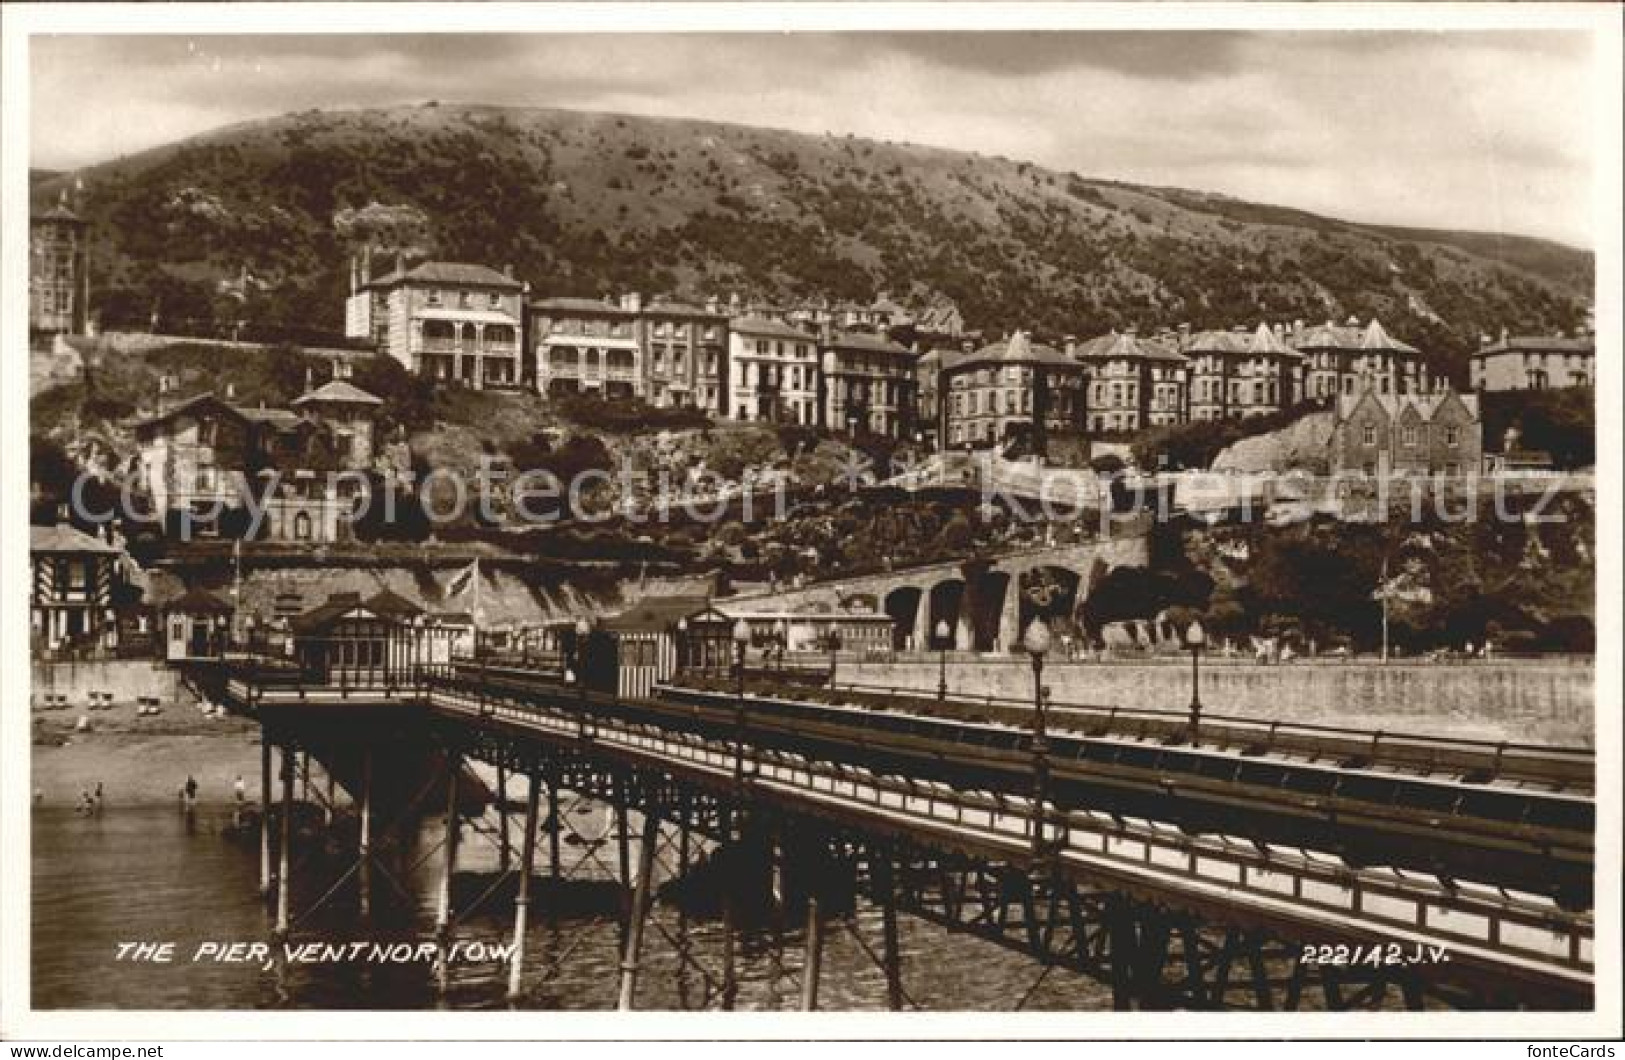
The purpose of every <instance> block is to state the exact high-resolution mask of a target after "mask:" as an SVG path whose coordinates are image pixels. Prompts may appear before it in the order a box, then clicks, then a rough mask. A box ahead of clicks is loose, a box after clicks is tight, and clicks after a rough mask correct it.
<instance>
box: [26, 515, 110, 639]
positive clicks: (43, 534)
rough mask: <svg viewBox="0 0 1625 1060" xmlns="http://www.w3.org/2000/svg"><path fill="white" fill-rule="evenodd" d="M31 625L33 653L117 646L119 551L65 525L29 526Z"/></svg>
mask: <svg viewBox="0 0 1625 1060" xmlns="http://www.w3.org/2000/svg"><path fill="white" fill-rule="evenodd" d="M28 559H29V565H30V568H31V575H32V577H31V579H30V584H29V625H30V631H31V633H32V635H33V643H34V646H35V647H36V649H39V650H44V651H56V650H58V649H61V648H64V647H93V648H101V647H105V648H111V647H115V646H116V645H117V643H118V616H117V614H116V612H115V610H114V607H115V604H116V601H115V599H114V595H115V588H116V586H117V585H118V583H119V582H120V580H121V579H122V569H123V563H122V560H123V552H122V551H121V550H120V549H118V548H115V547H114V546H113V545H110V544H108V543H107V542H106V541H103V540H102V539H101V538H98V537H92V536H91V535H89V534H87V533H85V532H84V531H82V530H77V529H75V528H74V527H72V526H69V525H68V524H67V523H58V524H56V525H54V526H30V527H29V528H28Z"/></svg>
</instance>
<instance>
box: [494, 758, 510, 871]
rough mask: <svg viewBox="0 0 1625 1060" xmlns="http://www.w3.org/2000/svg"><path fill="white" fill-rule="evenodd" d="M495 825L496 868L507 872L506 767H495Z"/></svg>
mask: <svg viewBox="0 0 1625 1060" xmlns="http://www.w3.org/2000/svg"><path fill="white" fill-rule="evenodd" d="M497 823H498V824H499V825H500V830H499V835H498V838H497V867H498V868H500V869H501V870H502V871H503V872H507V871H508V869H509V867H510V865H511V863H512V860H513V859H512V857H511V856H510V852H509V843H508V767H507V766H505V765H500V764H499V765H498V766H497Z"/></svg>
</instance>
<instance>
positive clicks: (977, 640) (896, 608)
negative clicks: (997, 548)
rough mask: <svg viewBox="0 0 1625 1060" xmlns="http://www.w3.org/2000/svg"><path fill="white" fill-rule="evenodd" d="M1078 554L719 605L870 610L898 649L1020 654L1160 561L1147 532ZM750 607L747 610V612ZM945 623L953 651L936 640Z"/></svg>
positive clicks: (906, 573)
mask: <svg viewBox="0 0 1625 1060" xmlns="http://www.w3.org/2000/svg"><path fill="white" fill-rule="evenodd" d="M1115 529H1116V532H1115V533H1113V534H1112V535H1111V536H1109V537H1105V538H1099V539H1096V540H1093V541H1086V542H1080V543H1077V544H1069V545H1056V546H1045V547H1037V548H1029V549H1016V550H1011V551H1008V552H1003V553H1000V554H998V555H996V556H989V557H977V558H972V559H968V560H962V561H950V562H944V563H933V564H928V565H925V566H920V567H910V568H907V569H902V570H890V571H879V572H876V573H873V574H864V575H857V576H853V577H849V578H832V579H828V580H824V581H819V582H815V583H812V584H808V585H803V586H799V587H796V588H783V589H779V590H776V591H759V592H752V593H748V594H741V595H739V596H732V597H727V598H724V599H719V600H718V601H717V603H718V605H720V606H721V607H723V608H724V609H727V610H734V609H736V608H738V609H740V610H753V609H754V610H775V611H777V610H784V611H809V612H816V611H835V610H846V609H850V608H853V607H854V606H867V607H870V608H872V609H874V610H876V611H883V612H885V613H886V614H888V615H890V616H891V617H892V618H893V619H894V620H895V621H896V627H895V630H894V634H893V636H894V640H893V643H894V645H895V646H896V647H897V648H899V649H913V650H924V649H932V650H935V649H938V648H947V647H951V648H953V649H955V650H958V651H992V652H999V651H1012V650H1014V649H1015V648H1016V646H1017V644H1018V642H1019V640H1020V637H1021V632H1022V630H1023V629H1025V628H1026V626H1027V623H1028V622H1030V621H1031V620H1032V618H1033V617H1035V616H1037V615H1044V616H1047V617H1048V616H1056V617H1059V616H1071V615H1072V613H1073V612H1074V610H1075V609H1076V608H1077V606H1078V604H1080V603H1082V602H1083V601H1084V600H1085V599H1087V598H1088V594H1089V592H1090V590H1091V589H1092V587H1093V585H1094V584H1095V583H1096V581H1097V580H1098V579H1099V577H1100V575H1102V574H1103V573H1105V572H1106V571H1108V570H1111V569H1112V568H1114V567H1144V566H1148V565H1149V564H1150V562H1151V548H1150V534H1149V532H1148V530H1147V528H1146V527H1144V526H1143V525H1138V526H1134V527H1133V528H1132V529H1129V528H1125V527H1117V528H1115ZM741 605H742V606H741ZM941 622H946V623H947V625H948V628H949V629H951V630H952V631H953V633H952V643H951V644H949V643H947V642H945V641H939V640H938V639H937V638H936V637H935V635H934V633H933V632H932V631H934V630H935V629H936V628H937V625H938V623H941Z"/></svg>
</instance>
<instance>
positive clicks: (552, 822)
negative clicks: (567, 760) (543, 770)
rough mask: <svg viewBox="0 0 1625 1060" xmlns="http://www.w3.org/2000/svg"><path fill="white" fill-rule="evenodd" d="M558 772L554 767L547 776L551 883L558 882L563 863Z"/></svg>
mask: <svg viewBox="0 0 1625 1060" xmlns="http://www.w3.org/2000/svg"><path fill="white" fill-rule="evenodd" d="M561 827H562V822H561V821H560V820H559V770H558V767H557V766H554V767H553V768H552V769H550V770H549V771H548V775H547V871H548V875H549V876H550V877H552V879H553V882H554V883H557V882H558V881H559V877H560V874H561V873H562V872H563V871H564V861H563V858H562V857H561V855H560V853H559V842H560V840H559V829H560V828H561Z"/></svg>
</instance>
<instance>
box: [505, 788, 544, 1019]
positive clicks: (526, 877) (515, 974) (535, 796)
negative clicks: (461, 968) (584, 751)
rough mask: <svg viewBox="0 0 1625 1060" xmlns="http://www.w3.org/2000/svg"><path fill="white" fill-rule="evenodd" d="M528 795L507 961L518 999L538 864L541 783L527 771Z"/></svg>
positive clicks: (514, 998)
mask: <svg viewBox="0 0 1625 1060" xmlns="http://www.w3.org/2000/svg"><path fill="white" fill-rule="evenodd" d="M527 779H528V780H529V790H528V791H527V792H526V795H525V830H524V844H525V845H524V846H523V847H521V848H520V850H519V892H518V894H517V895H516V896H515V897H514V900H513V956H512V957H511V958H510V959H509V964H508V1000H509V1001H517V1000H518V999H519V994H520V990H521V989H522V986H523V983H524V978H525V927H526V921H527V920H528V919H529V917H530V877H531V874H532V870H533V869H534V868H535V866H536V823H537V822H536V811H537V803H538V802H539V797H540V795H541V790H542V789H541V785H540V784H539V783H538V782H537V777H536V774H535V773H531V774H529V775H528V777H527Z"/></svg>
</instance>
